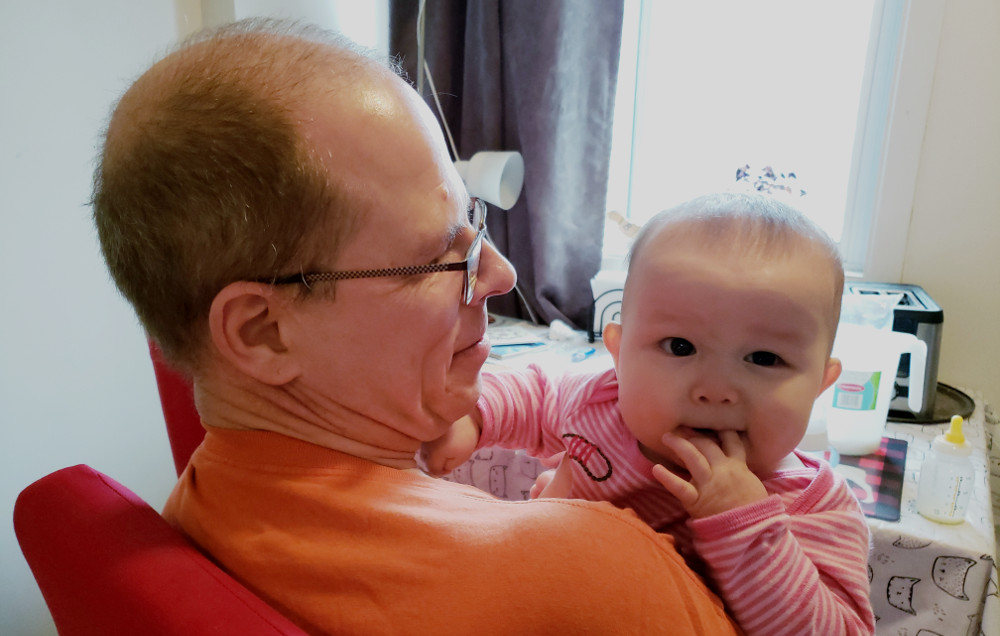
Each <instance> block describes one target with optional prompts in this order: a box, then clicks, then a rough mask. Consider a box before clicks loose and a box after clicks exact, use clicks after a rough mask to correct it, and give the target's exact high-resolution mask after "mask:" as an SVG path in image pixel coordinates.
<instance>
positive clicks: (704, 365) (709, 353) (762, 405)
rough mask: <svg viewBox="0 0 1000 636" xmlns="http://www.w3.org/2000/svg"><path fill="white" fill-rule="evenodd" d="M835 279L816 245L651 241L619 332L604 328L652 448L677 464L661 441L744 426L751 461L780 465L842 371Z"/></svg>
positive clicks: (634, 273)
mask: <svg viewBox="0 0 1000 636" xmlns="http://www.w3.org/2000/svg"><path fill="white" fill-rule="evenodd" d="M834 284H835V283H834V280H833V276H832V275H831V274H830V265H829V264H828V262H827V261H826V260H825V258H824V257H823V255H822V254H821V253H820V251H819V250H818V249H816V248H814V247H813V246H811V245H809V246H805V245H804V246H802V247H801V248H799V249H796V250H794V251H793V252H792V253H790V254H786V255H780V256H777V257H763V256H761V257H758V256H746V255H742V254H740V253H738V252H737V251H733V250H727V249H726V247H725V246H720V247H719V248H714V247H713V248H710V249H706V248H705V246H704V245H703V244H700V243H699V244H691V243H684V242H682V243H680V244H678V243H677V242H671V243H670V245H669V246H662V245H657V244H656V243H655V242H651V243H649V244H647V245H646V246H645V247H644V249H643V251H642V255H641V261H640V262H638V263H636V264H635V266H633V267H632V270H631V271H630V273H629V281H628V283H627V289H626V292H625V304H624V305H623V313H622V324H621V326H620V331H619V332H617V333H615V334H611V335H610V337H609V336H608V335H606V336H605V341H606V343H607V345H608V349H609V350H610V351H611V354H612V357H613V359H614V362H615V367H616V369H617V372H618V380H619V400H620V406H621V409H622V415H623V416H624V418H625V422H626V424H627V425H628V427H629V429H630V430H631V431H632V433H633V434H634V435H635V436H636V438H638V440H639V443H640V444H641V445H642V446H643V447H644V449H645V452H646V454H647V455H648V456H651V457H655V458H657V459H658V460H663V461H665V462H667V463H668V465H669V464H671V463H675V462H674V461H673V460H674V458H673V457H672V456H671V453H670V451H669V450H667V449H666V447H665V446H664V445H663V443H662V441H661V439H662V437H663V434H664V433H667V432H671V431H677V430H678V429H682V427H687V428H688V429H694V430H697V431H699V432H708V433H709V434H711V432H712V431H721V430H735V431H738V432H739V434H740V437H741V438H742V440H743V443H744V445H745V447H746V449H747V464H748V465H749V467H750V469H751V470H753V471H754V472H756V473H758V474H766V473H768V472H771V471H773V470H774V468H775V467H776V466H777V465H778V463H779V462H780V461H781V460H782V459H783V458H784V457H786V456H787V455H788V454H789V453H790V452H791V451H792V450H793V449H794V448H795V446H796V445H797V444H798V443H799V442H800V441H801V439H802V436H803V435H804V434H805V430H806V427H807V426H808V423H809V413H810V411H811V409H812V405H813V402H814V401H815V399H816V397H817V396H818V395H819V394H820V393H821V392H822V391H823V390H824V389H825V388H826V387H827V386H829V385H830V384H831V383H832V382H833V381H834V380H835V379H836V377H837V375H838V374H839V372H840V365H839V363H837V362H836V361H831V360H830V358H829V343H830V341H831V339H832V330H833V329H835V325H832V324H830V323H831V322H832V318H831V312H832V305H833V303H834V302H835V300H834V299H835V294H834V290H833V285H834ZM618 329H619V326H617V325H614V326H611V330H612V331H616V330H618ZM605 333H606V334H607V331H606V332H605ZM616 336H619V337H616ZM680 432H681V433H683V431H682V430H681V431H680Z"/></svg>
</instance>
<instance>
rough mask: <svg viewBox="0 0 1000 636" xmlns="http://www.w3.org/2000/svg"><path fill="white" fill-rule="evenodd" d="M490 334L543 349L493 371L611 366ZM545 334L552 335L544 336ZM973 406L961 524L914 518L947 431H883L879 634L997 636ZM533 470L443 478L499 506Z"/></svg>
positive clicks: (993, 458)
mask: <svg viewBox="0 0 1000 636" xmlns="http://www.w3.org/2000/svg"><path fill="white" fill-rule="evenodd" d="M490 330H491V334H493V333H496V334H498V335H499V336H500V337H501V338H503V339H507V338H516V336H517V334H518V333H523V334H525V335H529V336H534V337H537V338H539V339H541V340H543V341H545V342H546V344H547V345H548V346H547V347H546V348H545V349H544V350H543V351H540V352H533V353H528V354H525V355H521V356H516V357H513V358H509V359H504V360H503V361H502V362H499V363H498V362H493V363H492V364H494V365H497V364H499V365H500V366H507V367H514V368H524V367H526V366H527V365H529V364H538V365H540V366H542V367H544V368H546V369H547V370H549V371H550V372H565V371H600V370H603V369H607V368H608V367H609V366H610V365H611V358H610V355H609V354H608V353H607V351H606V350H605V349H604V347H603V346H602V344H601V342H600V341H599V340H598V341H597V342H595V343H593V344H591V343H588V342H587V338H586V335H585V334H584V333H583V332H573V331H571V330H568V329H555V328H553V329H551V330H550V329H549V328H546V327H536V326H532V325H530V324H529V323H522V322H521V321H512V320H510V319H503V318H501V319H498V320H497V321H496V322H495V323H494V324H493V325H492V326H491V328H490ZM550 332H551V334H552V335H553V336H556V338H550V337H549V336H550ZM591 347H593V348H594V352H593V353H591V354H589V355H587V356H586V357H584V358H583V359H582V360H580V359H579V358H580V357H581V356H580V355H577V356H576V357H575V359H574V354H581V353H583V352H587V351H589V349H590V348H591ZM967 393H968V392H967ZM969 394H970V395H973V397H975V396H974V394H973V393H969ZM975 401H976V408H975V411H974V412H973V414H972V417H971V418H969V419H968V420H967V421H966V425H965V435H966V437H967V438H968V439H969V440H970V442H971V443H972V445H973V448H974V450H973V462H974V464H975V469H976V482H975V487H974V490H973V495H972V501H971V503H970V506H969V512H968V514H967V515H966V521H965V522H964V523H962V524H958V525H943V524H939V523H935V522H932V521H929V520H927V519H925V518H924V517H922V516H920V515H919V514H918V513H917V511H916V497H917V483H918V480H919V476H920V465H921V463H922V462H923V458H924V455H925V454H926V453H928V452H929V450H930V444H931V441H932V440H933V439H934V437H935V436H936V435H939V434H941V433H942V432H944V430H945V429H946V428H947V425H946V424H937V425H917V424H901V423H894V422H889V423H888V424H887V425H886V435H888V436H891V437H895V438H897V439H902V440H906V442H907V444H908V447H907V455H906V466H905V474H904V482H903V491H902V505H901V508H900V518H899V521H897V522H889V521H883V520H879V519H869V520H868V525H869V528H870V529H871V531H872V539H873V543H872V551H871V555H870V559H869V572H868V574H869V580H870V582H871V586H872V607H873V609H874V610H875V615H876V617H877V618H878V621H877V623H876V633H877V634H879V636H934V635H940V636H952V635H954V636H968V635H972V636H976V635H979V634H984V635H1000V596H998V586H997V569H996V565H995V555H996V545H997V539H996V537H997V534H998V529H997V526H995V525H994V523H995V518H996V517H995V515H994V497H996V499H997V502H996V505H997V507H998V509H1000V487H998V486H1000V448H998V449H997V450H995V451H992V452H991V449H993V443H992V442H993V435H994V434H995V433H998V432H1000V424H998V418H997V417H996V414H995V413H994V412H993V411H992V409H991V408H990V406H989V405H988V404H986V403H985V401H983V400H982V399H979V398H977V399H976V400H975ZM543 470H544V467H542V466H541V465H540V464H539V462H538V461H537V460H535V459H534V458H531V457H528V456H527V455H525V454H524V453H523V452H522V451H511V450H505V449H482V450H480V451H478V452H477V453H476V454H475V455H474V456H473V457H472V459H470V460H469V461H468V462H467V463H466V464H464V465H462V466H460V467H459V468H457V469H456V470H455V471H454V472H453V473H452V474H451V475H450V476H449V477H448V478H449V479H451V480H453V481H458V482H461V483H465V484H470V485H473V486H477V487H479V488H481V489H483V490H486V491H487V492H491V493H493V494H494V495H496V496H497V497H501V498H504V499H527V498H528V490H529V489H530V488H531V485H532V484H533V483H534V481H535V478H536V477H537V476H538V474H539V473H540V472H541V471H543ZM991 481H992V483H993V487H992V488H991ZM992 490H995V492H996V494H995V495H994V494H992V493H991V491H992Z"/></svg>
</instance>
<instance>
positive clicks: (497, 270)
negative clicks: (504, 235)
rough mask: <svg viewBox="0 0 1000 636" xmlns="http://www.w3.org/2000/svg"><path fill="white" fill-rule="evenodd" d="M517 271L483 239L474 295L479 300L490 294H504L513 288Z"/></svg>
mask: <svg viewBox="0 0 1000 636" xmlns="http://www.w3.org/2000/svg"><path fill="white" fill-rule="evenodd" d="M516 282H517V272H515V271H514V266H513V265H511V264H510V261H508V260H507V259H506V258H504V256H503V254H501V253H500V252H499V251H497V248H495V247H493V244H492V243H490V242H489V241H486V240H484V241H483V252H482V254H481V255H480V257H479V276H478V279H477V280H476V289H475V295H476V297H477V298H479V299H481V300H486V299H487V298H489V297H490V296H499V295H501V294H506V293H507V292H509V291H510V290H511V289H513V288H514V283H516Z"/></svg>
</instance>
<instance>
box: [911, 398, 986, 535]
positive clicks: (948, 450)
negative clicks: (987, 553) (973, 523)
mask: <svg viewBox="0 0 1000 636" xmlns="http://www.w3.org/2000/svg"><path fill="white" fill-rule="evenodd" d="M971 454H972V447H971V446H970V445H969V443H968V442H967V441H965V436H964V435H963V434H962V418H961V416H958V415H956V416H954V417H952V418H951V426H950V427H949V428H948V432H947V433H945V434H943V435H938V436H937V437H935V438H934V443H933V444H932V445H931V452H930V454H929V455H928V456H927V457H926V458H925V459H924V463H923V466H921V468H920V483H919V485H918V487H917V512H919V513H920V514H922V515H923V516H925V517H927V518H928V519H930V520H932V521H938V522H940V523H961V522H962V521H963V519H964V518H965V510H966V508H968V506H969V497H970V496H971V495H972V477H973V468H972V460H971V457H970V456H971Z"/></svg>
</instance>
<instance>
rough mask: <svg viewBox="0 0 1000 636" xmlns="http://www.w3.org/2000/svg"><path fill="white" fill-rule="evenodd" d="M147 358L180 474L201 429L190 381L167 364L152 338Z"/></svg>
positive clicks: (196, 445)
mask: <svg viewBox="0 0 1000 636" xmlns="http://www.w3.org/2000/svg"><path fill="white" fill-rule="evenodd" d="M149 357H150V358H152V360H153V374H154V375H155V376H156V387H157V389H158V390H159V392H160V405H161V406H162V407H163V419H164V420H165V421H166V423H167V437H168V438H169V439H170V450H171V452H173V455H174V467H175V468H176V469H177V474H178V475H180V474H181V472H182V471H183V470H184V467H185V466H187V463H188V460H189V459H190V458H191V453H193V452H194V449H196V448H198V444H201V440H202V439H204V437H205V429H204V428H203V427H202V425H201V418H200V417H199V416H198V411H197V410H195V408H194V391H193V389H192V385H191V380H190V379H188V378H187V377H186V376H184V375H183V374H181V373H179V372H177V371H176V370H174V369H173V368H172V367H170V365H168V364H167V362H166V361H165V360H164V359H163V354H162V353H161V352H160V349H159V347H157V346H156V345H155V344H154V343H153V341H152V340H150V341H149Z"/></svg>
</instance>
